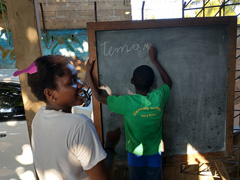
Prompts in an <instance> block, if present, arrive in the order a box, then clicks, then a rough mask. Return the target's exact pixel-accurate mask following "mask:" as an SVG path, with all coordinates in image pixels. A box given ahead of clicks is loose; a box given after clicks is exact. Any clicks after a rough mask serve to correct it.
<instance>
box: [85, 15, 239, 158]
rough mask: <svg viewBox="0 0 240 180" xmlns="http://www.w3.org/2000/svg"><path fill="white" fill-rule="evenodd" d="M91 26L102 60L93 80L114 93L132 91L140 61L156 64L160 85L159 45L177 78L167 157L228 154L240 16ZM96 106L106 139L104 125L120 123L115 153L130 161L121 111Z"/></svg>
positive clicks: (168, 116)
mask: <svg viewBox="0 0 240 180" xmlns="http://www.w3.org/2000/svg"><path fill="white" fill-rule="evenodd" d="M87 32H88V41H89V55H90V60H91V59H97V63H96V64H97V65H96V67H95V69H94V78H95V81H96V83H98V85H99V86H107V87H109V89H111V92H112V94H115V95H125V94H134V93H135V91H134V87H133V85H132V84H131V83H130V80H131V77H132V73H133V71H134V69H135V68H136V67H138V66H139V65H142V64H146V65H149V66H151V67H152V68H153V69H154V71H155V76H156V84H157V87H159V86H160V85H161V84H162V83H163V82H162V80H161V78H160V76H159V73H158V72H157V70H156V68H155V67H154V66H153V65H152V64H151V62H150V60H149V56H148V48H149V46H150V45H153V46H155V47H156V49H157V51H158V59H159V61H160V62H161V64H162V66H163V67H164V68H165V70H166V71H167V72H168V74H169V75H170V77H171V79H172V81H173V87H172V89H171V97H170V100H169V102H168V104H167V106H166V108H165V113H164V116H163V142H164V152H163V155H164V157H166V161H167V162H172V161H174V162H175V161H186V160H187V158H188V157H189V156H190V155H196V154H201V156H202V157H204V159H209V158H217V157H222V156H224V155H227V154H229V153H230V152H231V148H232V133H233V123H232V121H233V100H234V97H233V96H234V84H235V82H234V73H235V52H236V51H235V48H236V17H218V18H194V19H193V18H190V19H168V20H166V19H165V20H146V21H129V22H96V23H88V24H87ZM103 93H104V92H103ZM93 108H94V109H93V110H94V122H95V126H96V129H97V131H98V134H99V136H100V138H101V139H102V140H104V138H103V137H105V135H106V132H107V131H109V130H111V129H114V128H116V127H118V126H119V127H121V130H122V137H121V140H120V143H119V145H118V146H117V149H116V151H117V158H118V159H126V158H127V157H126V154H127V152H126V150H125V134H124V119H123V117H122V116H120V115H117V114H114V113H111V112H110V111H109V110H108V107H107V106H106V105H101V104H99V103H98V102H96V101H95V99H94V103H93ZM147 130H148V129H146V131H147Z"/></svg>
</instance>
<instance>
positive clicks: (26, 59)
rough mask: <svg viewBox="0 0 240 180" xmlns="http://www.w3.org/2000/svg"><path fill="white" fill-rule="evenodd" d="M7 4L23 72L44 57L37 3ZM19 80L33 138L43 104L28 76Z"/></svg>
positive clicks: (23, 0)
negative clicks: (33, 124)
mask: <svg viewBox="0 0 240 180" xmlns="http://www.w3.org/2000/svg"><path fill="white" fill-rule="evenodd" d="M6 2H7V11H8V20H9V24H10V29H11V32H12V39H13V44H14V51H15V55H16V60H17V68H18V69H19V70H21V69H24V68H26V67H28V66H29V65H30V64H31V63H32V62H33V61H34V60H35V59H36V58H37V57H39V56H41V55H42V47H41V39H40V37H41V32H40V28H39V27H40V26H39V23H38V22H39V17H38V11H37V8H36V4H37V2H36V0H21V1H16V0H7V1H6ZM19 78H20V83H21V89H22V97H23V103H24V109H25V114H26V120H27V125H28V132H29V136H30V137H31V123H32V119H33V117H34V115H35V112H36V111H37V110H38V109H39V107H40V106H41V105H42V103H37V100H36V98H35V97H34V96H33V95H32V93H31V91H30V88H29V87H28V85H27V74H26V73H24V74H21V75H20V77H19Z"/></svg>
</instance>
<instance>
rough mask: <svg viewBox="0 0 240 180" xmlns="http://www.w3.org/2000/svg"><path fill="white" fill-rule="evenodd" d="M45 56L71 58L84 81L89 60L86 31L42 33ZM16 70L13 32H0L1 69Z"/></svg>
mask: <svg viewBox="0 0 240 180" xmlns="http://www.w3.org/2000/svg"><path fill="white" fill-rule="evenodd" d="M42 45H43V51H44V55H50V54H51V55H55V54H60V55H64V56H67V57H69V58H70V60H71V62H72V63H73V64H74V66H75V68H76V69H77V71H78V74H79V77H80V79H81V80H82V81H84V80H85V68H86V62H87V60H88V40H87V31H86V29H70V30H48V31H45V32H42ZM33 61H34V60H33ZM13 68H16V57H15V53H14V46H13V42H12V35H11V32H9V33H8V34H7V33H6V32H5V31H4V30H1V31H0V69H13Z"/></svg>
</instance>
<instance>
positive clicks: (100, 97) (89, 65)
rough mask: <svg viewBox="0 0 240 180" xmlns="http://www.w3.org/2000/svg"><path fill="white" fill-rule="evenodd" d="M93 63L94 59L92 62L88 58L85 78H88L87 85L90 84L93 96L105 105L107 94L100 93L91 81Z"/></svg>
mask: <svg viewBox="0 0 240 180" xmlns="http://www.w3.org/2000/svg"><path fill="white" fill-rule="evenodd" d="M94 63H95V60H93V61H92V63H90V61H89V60H88V62H87V79H88V83H89V86H90V88H91V90H92V93H93V95H94V97H95V98H96V99H97V100H98V101H99V102H100V103H103V104H106V105H107V96H105V95H102V94H100V92H99V89H98V88H97V86H96V85H95V84H94V82H93V78H92V70H93V66H94Z"/></svg>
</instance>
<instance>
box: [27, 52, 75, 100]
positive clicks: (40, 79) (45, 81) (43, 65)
mask: <svg viewBox="0 0 240 180" xmlns="http://www.w3.org/2000/svg"><path fill="white" fill-rule="evenodd" d="M34 62H35V63H36V66H37V72H36V73H34V74H28V85H29V86H30V88H31V92H32V93H33V95H34V96H36V98H37V99H38V100H39V101H44V102H46V97H45V95H44V90H45V89H46V88H49V89H54V90H55V89H57V88H58V87H57V84H56V77H62V76H63V75H64V74H65V69H64V67H65V66H66V65H67V64H68V63H70V61H69V60H68V58H67V57H64V56H61V55H47V56H41V57H39V58H37V59H36V60H35V61H34Z"/></svg>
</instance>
